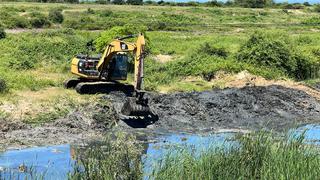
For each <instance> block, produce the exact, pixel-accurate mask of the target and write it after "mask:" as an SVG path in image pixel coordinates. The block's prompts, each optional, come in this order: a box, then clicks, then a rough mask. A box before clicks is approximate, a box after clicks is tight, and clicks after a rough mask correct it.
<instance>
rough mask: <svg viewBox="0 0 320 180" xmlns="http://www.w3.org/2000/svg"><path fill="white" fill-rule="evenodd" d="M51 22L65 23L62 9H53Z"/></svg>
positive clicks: (50, 14)
mask: <svg viewBox="0 0 320 180" xmlns="http://www.w3.org/2000/svg"><path fill="white" fill-rule="evenodd" d="M48 17H49V20H50V21H51V22H53V23H62V22H63V19H64V18H63V15H62V10H61V9H51V10H50V11H49V16H48Z"/></svg>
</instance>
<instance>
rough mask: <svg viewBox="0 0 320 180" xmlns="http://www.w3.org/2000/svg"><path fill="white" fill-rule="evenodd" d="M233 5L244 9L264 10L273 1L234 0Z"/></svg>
mask: <svg viewBox="0 0 320 180" xmlns="http://www.w3.org/2000/svg"><path fill="white" fill-rule="evenodd" d="M234 3H235V4H237V5H239V6H242V7H246V8H264V7H268V6H271V5H272V4H274V2H273V0H235V1H234Z"/></svg>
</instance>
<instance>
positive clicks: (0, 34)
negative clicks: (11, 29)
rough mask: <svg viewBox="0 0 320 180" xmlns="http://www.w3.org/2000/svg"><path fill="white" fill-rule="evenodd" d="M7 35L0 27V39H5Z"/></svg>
mask: <svg viewBox="0 0 320 180" xmlns="http://www.w3.org/2000/svg"><path fill="white" fill-rule="evenodd" d="M6 36H7V34H6V32H5V31H4V29H3V28H2V27H1V26H0V39H4V38H6Z"/></svg>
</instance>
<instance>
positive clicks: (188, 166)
mask: <svg viewBox="0 0 320 180" xmlns="http://www.w3.org/2000/svg"><path fill="white" fill-rule="evenodd" d="M115 137H117V138H116V140H115V139H113V140H111V139H110V137H108V138H107V139H106V141H105V142H104V143H106V145H104V146H101V145H93V146H90V148H88V149H86V150H84V153H82V154H81V156H79V157H80V159H78V161H79V164H78V166H76V167H75V170H74V172H73V173H71V174H70V176H69V178H70V179H95V178H97V177H99V179H117V178H120V177H121V178H124V179H132V178H133V179H141V178H142V169H141V167H142V166H143V164H142V162H141V160H140V155H141V152H142V149H141V146H139V145H138V146H137V145H136V144H135V143H134V142H135V141H136V140H135V139H134V138H133V139H131V138H132V137H131V136H127V135H125V134H117V135H116V136H115ZM128 138H129V139H130V141H128ZM235 140H236V141H237V142H238V143H232V145H231V146H228V148H226V147H219V148H209V149H206V150H203V151H202V152H201V153H200V154H199V153H197V154H195V152H194V151H190V148H189V147H185V146H184V147H181V148H179V149H171V150H169V152H168V154H166V155H165V156H164V157H163V158H162V160H160V161H158V162H156V164H155V166H154V167H153V173H152V174H151V175H150V176H149V177H148V178H150V179H296V178H298V179H318V178H319V177H320V171H319V169H318V168H315V167H318V166H319V165H320V154H319V150H318V148H317V146H314V145H310V144H307V143H306V140H305V137H304V133H302V134H301V135H289V136H285V137H283V136H278V135H275V134H272V133H270V132H262V131H261V132H255V133H251V134H245V135H239V136H238V137H236V138H235ZM213 143H214V142H213ZM191 149H192V148H191Z"/></svg>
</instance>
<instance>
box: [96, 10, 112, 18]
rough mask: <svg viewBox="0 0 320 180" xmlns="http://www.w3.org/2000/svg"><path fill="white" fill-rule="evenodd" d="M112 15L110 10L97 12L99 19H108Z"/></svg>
mask: <svg viewBox="0 0 320 180" xmlns="http://www.w3.org/2000/svg"><path fill="white" fill-rule="evenodd" d="M112 14H113V12H112V11H110V10H102V11H99V15H100V17H110V16H111V15H112Z"/></svg>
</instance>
